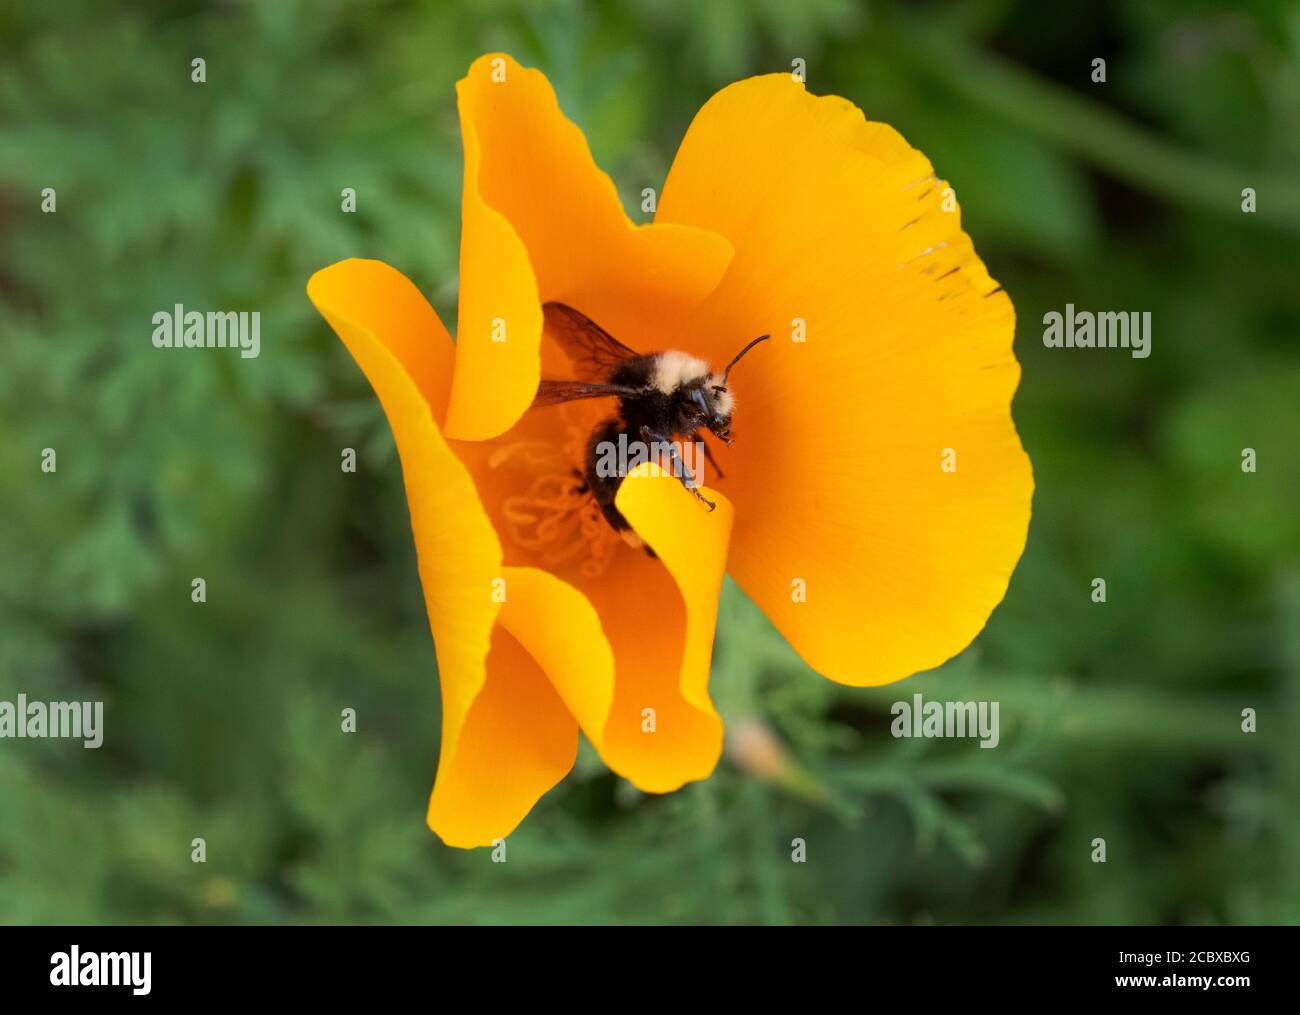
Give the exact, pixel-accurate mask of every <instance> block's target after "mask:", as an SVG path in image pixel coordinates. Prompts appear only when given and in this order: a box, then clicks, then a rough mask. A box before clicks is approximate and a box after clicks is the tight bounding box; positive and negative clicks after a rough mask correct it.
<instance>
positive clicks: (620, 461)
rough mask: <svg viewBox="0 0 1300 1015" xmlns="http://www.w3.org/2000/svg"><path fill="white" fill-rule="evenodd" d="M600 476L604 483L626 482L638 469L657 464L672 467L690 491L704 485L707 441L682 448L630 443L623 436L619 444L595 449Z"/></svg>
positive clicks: (667, 443) (662, 443) (684, 443)
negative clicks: (623, 479) (624, 479)
mask: <svg viewBox="0 0 1300 1015" xmlns="http://www.w3.org/2000/svg"><path fill="white" fill-rule="evenodd" d="M595 451H596V456H595V466H596V475H597V476H599V477H600V478H602V479H613V478H616V477H617V478H620V479H621V478H623V477H625V476H627V475H628V473H630V472H631V471H632V470H633V469H635V468H636V467H637V466H638V465H644V464H645V463H646V462H655V463H656V464H659V465H662V464H663V463H664V462H667V463H668V471H669V472H670V473H671V474H672V476H673V478H675V479H680V480H683V481H685V483H686V485H687V486H688V487H693V486H698V485H699V484H700V483H702V482H703V481H704V461H705V454H706V452H705V450H704V442H703V441H682V442H681V445H680V447H679V446H678V445H677V444H675V443H674V442H673V441H652V442H651V443H649V444H647V443H646V442H645V441H637V440H629V439H628V435H627V434H625V433H621V434H619V435H618V440H617V441H601V442H600V443H598V444H597V445H596V448H595Z"/></svg>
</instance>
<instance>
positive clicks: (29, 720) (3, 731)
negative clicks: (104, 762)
mask: <svg viewBox="0 0 1300 1015" xmlns="http://www.w3.org/2000/svg"><path fill="white" fill-rule="evenodd" d="M4 737H13V738H16V739H19V740H22V739H26V738H29V737H31V738H42V737H49V738H53V739H69V740H81V741H82V746H83V747H87V748H95V747H99V746H100V745H101V744H102V743H103V742H104V703H103V702H102V701H51V702H44V701H28V700H27V695H26V694H22V693H19V695H18V700H17V701H16V702H15V701H0V738H4Z"/></svg>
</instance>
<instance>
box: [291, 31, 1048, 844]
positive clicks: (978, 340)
mask: <svg viewBox="0 0 1300 1015" xmlns="http://www.w3.org/2000/svg"><path fill="white" fill-rule="evenodd" d="M457 95H458V99H459V109H460V123H461V132H462V137H463V141H464V150H465V181H464V194H463V204H462V234H461V254H460V296H459V315H458V335H457V340H456V342H455V343H454V344H453V342H452V340H451V338H450V336H449V335H448V332H447V329H446V328H445V327H444V326H443V324H442V322H441V321H440V320H439V319H438V316H437V314H436V313H435V312H434V310H433V309H432V308H431V307H430V306H429V304H428V302H427V301H426V300H425V299H424V297H423V296H422V295H421V294H420V292H419V290H418V289H417V288H416V286H415V285H414V284H413V283H411V282H410V281H409V280H408V279H406V278H405V277H404V276H402V275H401V274H400V273H399V272H398V271H396V270H395V269H393V268H391V267H389V266H387V265H385V264H383V263H381V262H379V261H368V260H347V261H342V262H340V263H338V264H334V265H331V266H330V267H328V268H325V269H323V270H321V271H319V272H317V273H316V274H315V275H314V276H313V277H312V279H311V280H310V282H309V283H308V285H307V292H308V295H309V296H310V298H311V300H312V302H313V303H315V305H316V307H317V308H318V309H319V310H320V312H321V313H322V314H323V315H324V317H325V318H326V320H327V321H328V322H329V323H330V325H331V326H332V327H333V328H334V330H335V331H336V332H337V333H338V335H339V337H340V338H341V339H342V340H343V342H344V344H345V345H346V346H347V348H348V350H349V352H350V353H351V354H352V356H353V358H354V359H355V360H356V362H357V364H358V366H360V368H361V369H362V371H363V372H364V373H365V375H366V377H367V378H368V379H369V381H370V383H371V385H372V386H373V388H374V390H375V393H376V394H377V395H378V397H379V400H380V402H381V403H382V405H383V408H384V412H385V413H386V414H387V417H388V421H389V424H390V425H391V427H392V431H393V435H394V438H395V440H396V443H397V449H398V453H399V457H400V459H401V464H402V474H403V478H404V480H405V485H406V491H407V498H408V501H409V506H410V513H411V527H412V529H413V532H414V535H415V545H416V551H417V553H418V557H419V570H420V579H421V582H422V584H423V587H424V595H425V600H426V604H427V607H428V614H429V623H430V626H431V628H432V630H433V638H434V643H435V646H436V650H437V657H438V667H439V673H440V679H441V684H442V699H443V720H442V749H441V754H440V759H439V764H438V771H437V778H436V782H435V785H434V787H433V792H432V795H431V797H430V801H429V811H428V821H429V826H430V827H431V828H432V829H433V830H434V831H435V832H436V833H437V834H438V835H439V836H441V837H442V839H443V841H444V842H446V843H447V844H449V845H453V846H464V847H469V846H477V845H486V844H490V843H491V842H492V841H493V840H494V839H496V838H499V837H504V836H505V835H506V834H508V833H509V832H510V831H511V830H512V829H513V828H515V826H516V825H517V824H518V823H519V822H520V821H521V820H522V819H523V817H524V815H525V814H527V812H528V811H529V809H530V808H531V807H532V806H533V804H534V803H535V802H536V801H537V800H538V798H539V797H540V796H541V795H542V794H543V793H545V792H546V791H547V790H548V789H550V788H551V787H552V786H554V785H555V784H556V783H558V782H559V781H560V779H562V778H563V777H564V775H565V774H566V773H567V772H568V771H569V769H570V767H571V766H572V764H573V761H574V757H575V753H576V750H577V740H578V730H579V729H581V730H582V732H583V733H585V734H586V736H587V737H588V739H589V740H590V741H591V743H592V744H593V745H594V746H595V748H596V750H597V751H598V752H599V754H600V756H601V757H602V758H603V759H604V761H605V762H606V764H608V765H609V767H610V768H611V769H613V770H614V771H615V772H617V773H619V774H620V775H622V776H624V777H626V778H627V779H629V780H630V781H631V782H632V783H634V784H635V785H636V786H638V787H640V788H641V789H642V790H646V791H648V792H655V793H664V792H669V791H671V790H674V789H677V788H679V787H680V786H682V785H683V784H684V783H686V782H688V781H691V780H695V779H702V778H704V777H706V776H707V775H708V774H709V773H710V772H711V771H712V769H713V767H714V765H715V764H716V762H717V760H718V757H719V753H720V750H721V745H722V722H721V720H720V719H719V717H718V714H717V713H716V712H715V711H714V708H713V703H712V701H711V700H710V698H709V689H708V682H709V665H710V655H711V651H712V644H713V636H714V627H715V623H716V619H717V602H718V594H719V590H720V588H721V585H722V579H723V574H724V572H728V573H730V574H731V575H732V576H733V577H734V578H735V579H736V581H737V582H738V583H739V584H740V585H741V587H742V588H744V590H745V591H746V592H747V593H748V594H749V596H750V597H751V598H752V599H753V600H754V602H756V603H757V604H758V605H759V606H760V607H761V608H762V609H763V610H764V611H765V612H766V614H767V616H768V617H769V618H771V620H772V622H773V623H774V624H775V625H776V627H777V628H778V629H779V630H780V631H781V632H782V634H783V635H784V636H785V637H786V638H787V639H788V640H789V642H790V644H791V645H793V646H794V648H795V649H796V650H797V651H798V652H799V654H800V655H801V656H802V657H803V658H804V659H805V660H806V661H807V662H808V664H809V665H810V666H811V667H812V668H813V669H815V670H817V671H818V672H820V673H822V674H824V675H825V676H827V677H829V678H830V679H832V680H836V681H839V682H841V683H845V684H854V685H868V684H881V683H886V682H889V681H893V680H898V679H901V678H903V677H906V676H908V675H909V674H912V673H915V672H917V671H919V670H924V669H929V668H931V667H934V666H937V665H939V664H940V663H942V662H944V661H945V660H946V659H948V658H950V657H951V656H953V655H954V654H956V653H957V652H959V651H961V650H962V649H963V648H964V647H965V646H966V645H967V644H969V642H970V641H971V639H972V638H974V637H975V635H976V634H977V633H978V632H979V631H980V629H981V628H982V627H983V626H984V623H985V621H986V620H987V619H988V616H989V614H990V612H991V611H992V610H993V608H994V607H995V606H996V605H997V603H998V602H999V601H1000V600H1001V598H1002V596H1003V594H1004V593H1005V591H1006V587H1007V583H1008V581H1009V579H1010V575H1011V572H1012V570H1013V569H1014V567H1015V564H1016V561H1017V560H1018V559H1019V557H1020V553H1021V550H1022V549H1023V547H1024V542H1025V534H1026V529H1027V527H1028V522H1029V509H1030V498H1031V494H1032V489H1033V481H1032V477H1031V473H1030V466H1029V460H1028V458H1027V457H1026V455H1025V453H1024V450H1023V449H1022V448H1021V445H1020V441H1019V439H1018V437H1017V435H1016V431H1015V427H1014V425H1013V424H1012V421H1011V414H1010V405H1011V398H1012V395H1013V393H1014V392H1015V388H1016V384H1017V381H1018V379H1019V373H1020V370H1019V366H1018V364H1017V362H1016V360H1015V357H1014V355H1013V354H1012V335H1013V330H1014V311H1013V309H1012V306H1011V302H1010V300H1009V299H1008V298H1007V295H1006V294H1005V293H1004V292H1002V291H1001V289H1000V288H999V286H998V285H997V283H995V282H994V281H993V280H992V279H991V278H990V277H989V275H988V272H987V271H986V270H985V268H984V265H983V264H982V263H981V262H980V260H979V258H978V257H977V256H976V255H975V251H974V249H973V248H972V246H971V241H970V239H969V238H968V237H967V236H966V234H965V233H963V232H962V230H961V223H960V216H959V213H958V211H957V208H956V205H955V203H954V202H953V200H952V191H951V190H950V189H948V188H947V186H946V184H945V183H944V182H943V181H942V180H939V179H937V178H936V177H935V175H934V172H933V170H932V168H931V166H930V163H929V161H928V160H927V159H926V158H925V156H924V155H922V154H921V153H920V152H918V151H916V150H915V149H913V148H911V147H910V146H909V145H908V144H907V142H906V141H904V140H903V138H902V137H900V136H899V135H898V133H897V132H895V131H894V130H893V129H892V128H890V127H888V126H885V125H884V124H880V123H871V122H869V121H866V120H864V118H863V115H862V113H861V112H860V111H859V110H858V109H857V108H855V107H854V106H853V105H852V104H851V103H849V102H847V101H845V100H844V99H841V98H836V97H824V98H816V97H814V96H812V95H809V94H808V93H807V92H806V91H805V89H804V86H803V84H802V83H800V82H798V81H795V80H794V79H793V78H792V77H791V76H790V75H789V74H773V75H767V76H763V77H755V78H750V79H748V80H745V81H740V82H738V83H736V84H733V85H731V86H729V87H727V88H724V89H723V90H722V91H721V92H719V93H718V94H717V95H715V96H714V97H713V98H712V99H711V100H709V102H708V103H707V104H706V105H705V106H704V108H703V109H701V110H700V112H699V114H698V115H697V116H696V117H695V120H694V122H693V123H692V124H691V127H690V130H689V131H688V132H687V134H686V137H685V139H684V140H683V142H682V145H681V149H680V150H679V151H678V153H677V157H676V160H675V161H674V163H673V166H672V170H671V172H670V173H669V176H668V180H667V182H666V184H665V186H664V189H663V195H662V198H661V200H660V201H659V206H658V210H657V213H656V215H655V220H654V222H653V223H652V224H648V225H634V224H633V223H632V222H631V221H630V220H629V219H628V217H627V216H626V214H625V213H624V211H623V209H622V206H621V205H620V203H619V200H618V196H617V194H616V192H615V189H614V186H613V184H612V183H611V181H610V179H609V178H608V177H607V176H606V175H605V174H604V173H602V172H601V171H600V170H599V169H598V168H597V166H596V165H595V163H594V162H593V160H592V157H591V152H590V150H589V149H588V147H587V143H586V140H585V139H584V137H583V135H582V133H581V131H580V130H579V129H578V128H577V127H576V126H575V125H574V124H573V123H571V122H570V121H569V120H568V119H566V118H565V117H564V115H563V114H562V113H561V112H560V109H559V106H558V104H557V103H556V99H555V94H554V92H553V91H552V89H551V86H550V84H549V83H548V82H547V80H546V78H545V77H544V76H543V75H542V74H541V73H540V72H538V71H536V70H532V69H527V68H523V67H521V66H519V65H518V64H516V63H515V62H514V61H513V60H511V59H510V58H509V57H507V56H504V55H499V54H490V55H488V56H484V57H482V58H480V59H479V60H477V61H476V62H475V63H474V65H473V66H472V67H471V68H470V71H469V73H468V74H467V75H466V77H465V78H464V79H463V80H462V81H461V82H460V83H459V85H458V86H457ZM551 300H555V301H559V302H562V303H566V304H568V305H569V306H572V307H575V308H577V309H579V310H581V311H582V312H583V313H585V314H586V315H587V316H588V317H590V318H592V319H593V320H595V321H597V322H599V323H600V325H601V326H603V327H604V328H605V329H606V330H607V331H609V332H610V333H611V334H613V335H615V336H617V337H618V338H619V339H620V340H621V341H622V342H624V343H626V344H627V345H629V346H631V347H632V348H634V349H638V350H641V351H644V352H653V351H661V350H666V349H676V350H682V351H685V352H688V353H691V354H694V355H696V356H699V357H702V358H704V359H706V360H708V361H709V362H711V363H713V364H715V365H719V364H721V363H724V362H726V361H727V360H728V359H730V357H731V356H732V355H734V354H735V352H736V351H737V350H738V349H739V348H740V347H741V346H742V345H743V344H744V343H745V342H747V341H748V340H749V339H751V338H753V337H755V336H757V335H760V334H763V333H770V334H771V335H772V336H773V340H772V341H769V342H767V343H765V344H763V345H762V346H760V347H758V348H757V349H756V350H755V351H754V352H752V353H750V354H749V356H747V357H746V359H745V360H743V361H742V363H741V364H740V365H739V366H738V367H737V370H736V372H735V374H734V375H733V378H732V381H731V387H732V389H733V390H734V391H735V392H736V394H737V400H738V408H737V411H736V434H735V436H736V441H735V444H734V446H732V447H728V448H717V454H718V464H719V466H720V467H721V472H722V474H723V475H724V476H725V478H720V477H708V480H707V481H708V486H707V488H706V490H705V493H706V495H707V496H708V498H709V499H710V500H713V501H715V502H716V504H717V509H716V510H715V511H712V512H710V511H708V510H706V509H705V508H704V507H703V506H702V505H701V504H700V503H699V502H698V501H697V500H696V499H695V498H694V497H692V496H691V495H690V494H689V493H688V492H687V491H686V490H685V489H684V488H683V486H682V484H681V483H680V482H678V481H677V480H675V479H674V478H672V477H671V476H669V475H667V474H665V473H662V472H661V471H660V470H659V469H658V468H657V467H656V466H655V465H651V464H645V465H642V466H640V467H639V468H638V469H636V470H635V471H634V472H633V473H632V474H631V475H630V476H628V478H627V479H626V480H625V481H624V482H623V484H622V486H621V487H620V489H619V492H618V497H617V502H616V503H617V507H618V510H619V511H620V512H621V513H622V514H623V515H624V517H626V519H627V520H628V521H629V522H630V523H631V525H632V528H633V529H634V530H635V532H636V534H637V535H639V536H640V537H641V539H642V540H644V541H645V543H647V544H648V545H649V547H651V548H652V549H653V551H654V556H651V555H649V554H647V553H646V552H644V551H643V550H638V549H634V548H633V547H631V546H629V545H627V544H626V543H625V542H624V541H623V540H622V539H620V538H619V537H618V536H617V535H616V534H615V533H614V532H613V530H612V529H610V528H609V526H608V525H607V524H606V523H605V522H604V520H603V519H602V518H601V516H600V515H599V513H598V511H597V510H596V508H595V505H594V503H593V502H592V500H591V499H590V496H589V495H586V494H584V493H583V492H582V491H581V488H580V484H579V483H578V482H575V479H574V475H575V474H574V469H575V468H581V465H582V455H583V447H584V444H585V441H586V438H587V435H588V433H589V432H590V430H591V427H592V425H593V423H595V422H597V421H599V420H600V419H601V418H602V416H608V415H610V413H611V412H612V411H613V409H614V408H615V406H614V404H613V403H612V402H611V400H610V399H597V400H593V401H584V402H574V403H570V404H567V405H561V406H554V407H546V408H537V409H532V410H531V411H530V404H531V402H532V399H533V397H534V394H535V392H536V390H537V387H538V381H539V379H540V378H542V377H558V378H563V377H572V376H573V367H572V365H571V363H570V362H569V360H568V358H567V357H566V355H565V353H564V352H563V350H562V348H561V347H560V345H559V344H558V343H557V342H556V341H555V340H554V337H553V336H550V335H549V334H545V333H544V328H543V313H542V304H543V303H545V302H547V301H551Z"/></svg>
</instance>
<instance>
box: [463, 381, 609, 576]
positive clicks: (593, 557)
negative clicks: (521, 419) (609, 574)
mask: <svg viewBox="0 0 1300 1015" xmlns="http://www.w3.org/2000/svg"><path fill="white" fill-rule="evenodd" d="M567 408H568V407H567V406H566V407H565V408H564V409H561V410H560V411H561V412H564V413H565V417H566V418H565V419H564V422H563V426H562V427H561V428H559V432H558V433H557V435H556V438H557V439H556V440H543V439H539V438H533V439H521V440H516V441H511V442H508V443H504V444H502V445H501V446H500V447H499V448H497V450H496V451H495V452H494V453H493V454H492V456H491V458H489V459H488V466H489V468H493V469H497V468H506V469H510V470H512V471H515V472H518V473H519V474H520V477H521V485H523V492H522V493H518V494H512V495H510V496H508V497H506V498H505V499H504V500H503V501H502V502H501V516H502V518H503V520H504V522H505V527H506V530H507V532H508V533H509V535H510V538H511V539H512V540H513V541H514V542H515V543H516V544H517V545H518V546H520V547H521V548H522V549H525V550H527V551H529V552H530V553H532V554H534V555H535V556H536V557H537V558H538V560H539V562H540V563H541V565H542V566H543V567H546V568H548V569H552V568H556V569H558V568H563V567H568V566H576V567H577V568H578V569H579V571H580V572H581V574H582V575H583V577H586V578H598V577H600V576H601V575H602V574H604V573H605V570H606V569H607V568H608V567H609V563H610V561H611V560H612V559H613V557H614V554H615V552H616V551H617V549H618V547H620V546H622V545H624V543H623V540H622V539H621V538H620V537H619V535H618V533H616V532H615V531H614V530H613V529H612V528H611V527H610V525H609V523H608V522H607V521H605V517H604V515H602V514H601V513H600V508H599V506H598V505H597V504H596V499H595V497H593V496H592V493H591V491H590V490H589V489H588V487H587V481H586V479H585V478H584V469H583V465H584V461H583V455H584V453H585V450H586V446H587V433H588V431H589V430H590V424H588V425H587V426H586V427H583V426H581V425H578V424H576V423H575V422H573V421H572V420H570V419H569V418H567V417H568V413H567V412H565V410H566V409H567Z"/></svg>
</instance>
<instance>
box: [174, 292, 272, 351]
mask: <svg viewBox="0 0 1300 1015" xmlns="http://www.w3.org/2000/svg"><path fill="white" fill-rule="evenodd" d="M153 324H154V329H153V344H154V348H156V349H238V350H239V355H240V356H242V357H243V358H244V359H256V358H257V356H258V354H259V353H260V352H261V351H262V313H261V311H260V310H254V311H252V312H251V313H249V312H248V311H247V310H241V311H239V312H235V311H234V310H209V311H208V312H207V313H206V314H205V313H203V311H201V310H186V309H185V307H184V306H183V305H182V304H180V303H177V304H176V306H175V307H174V308H173V309H172V310H159V311H158V312H157V313H156V314H154V315H153Z"/></svg>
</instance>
